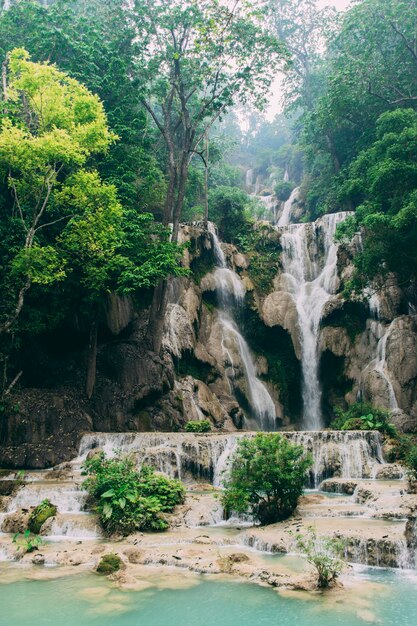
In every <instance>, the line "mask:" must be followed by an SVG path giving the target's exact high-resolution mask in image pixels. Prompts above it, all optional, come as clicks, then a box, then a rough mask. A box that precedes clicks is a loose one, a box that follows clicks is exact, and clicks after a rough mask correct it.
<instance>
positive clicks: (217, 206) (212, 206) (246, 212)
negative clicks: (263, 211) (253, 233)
mask: <svg viewBox="0 0 417 626" xmlns="http://www.w3.org/2000/svg"><path fill="white" fill-rule="evenodd" d="M208 204H209V218H210V220H212V221H213V222H215V223H216V224H217V226H218V228H219V233H220V236H221V237H222V238H223V239H224V240H225V241H230V242H233V241H236V239H237V238H238V237H239V235H242V234H243V233H244V231H245V230H246V227H247V221H248V218H249V217H250V216H251V208H253V207H254V206H255V204H256V202H255V201H254V199H253V198H251V197H250V196H248V194H247V193H246V192H245V191H243V190H242V189H237V188H236V187H223V186H219V187H216V188H215V189H212V190H211V191H210V193H209V198H208Z"/></svg>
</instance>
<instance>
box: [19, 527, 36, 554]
mask: <svg viewBox="0 0 417 626" xmlns="http://www.w3.org/2000/svg"><path fill="white" fill-rule="evenodd" d="M13 543H15V544H16V546H17V551H18V552H20V551H21V552H22V554H26V553H27V552H33V551H34V550H37V549H38V548H39V546H41V545H42V543H43V541H42V538H41V537H38V536H37V535H32V534H31V532H30V530H29V529H27V530H25V532H24V533H23V534H21V533H16V534H15V535H14V536H13Z"/></svg>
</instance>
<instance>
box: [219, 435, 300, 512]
mask: <svg viewBox="0 0 417 626" xmlns="http://www.w3.org/2000/svg"><path fill="white" fill-rule="evenodd" d="M311 464H312V459H311V458H310V456H309V455H308V454H307V455H306V454H305V451H304V449H303V447H302V446H298V445H295V444H293V443H291V442H290V441H288V439H286V438H285V437H284V436H282V435H280V434H278V433H258V434H257V435H255V437H253V438H245V439H240V440H239V442H238V445H237V449H236V453H235V455H234V457H233V460H232V465H231V469H230V476H229V477H227V478H225V480H224V487H225V491H224V494H223V497H222V501H223V504H224V507H225V509H226V511H227V512H229V513H230V512H232V511H236V512H237V513H247V512H249V513H251V514H252V515H253V517H254V518H255V519H256V520H259V522H260V523H261V524H272V523H274V522H277V521H280V520H283V519H286V518H287V517H289V516H290V515H291V513H292V512H293V511H294V509H295V507H296V506H297V502H298V498H299V497H300V496H301V494H302V492H303V488H304V484H305V481H306V472H307V470H308V468H309V467H310V466H311Z"/></svg>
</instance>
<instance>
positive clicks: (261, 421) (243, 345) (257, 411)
mask: <svg viewBox="0 0 417 626" xmlns="http://www.w3.org/2000/svg"><path fill="white" fill-rule="evenodd" d="M210 233H211V236H212V240H213V249H214V256H215V259H216V264H217V267H216V270H215V272H214V279H215V282H216V292H217V295H218V299H219V303H220V311H219V322H220V325H221V328H222V346H223V353H224V355H225V358H226V361H227V362H228V363H229V364H230V365H231V378H232V380H231V381H230V380H229V382H230V383H231V387H233V378H234V375H235V368H236V363H234V362H233V356H232V350H231V349H230V348H231V346H233V347H234V348H235V352H236V353H237V354H239V357H240V362H241V363H242V365H243V370H244V376H245V380H246V385H247V389H248V400H249V402H250V406H251V409H252V412H253V417H254V419H255V420H256V423H257V425H258V427H259V428H260V429H261V430H268V431H271V430H275V429H276V426H275V418H276V411H275V405H274V402H273V400H272V398H271V396H270V395H269V393H268V390H267V388H266V387H265V385H264V384H263V383H262V382H261V381H260V380H259V378H258V377H257V374H256V367H255V364H254V361H253V358H252V355H251V353H250V350H249V346H248V344H247V342H246V341H245V339H244V338H243V336H242V334H241V333H240V331H239V328H238V326H237V324H236V321H235V319H234V316H233V306H234V305H238V306H239V305H241V304H242V302H243V298H244V295H245V291H244V287H243V283H242V281H241V280H240V278H239V277H238V275H237V274H236V273H235V272H233V271H232V270H230V269H229V268H228V267H227V262H226V257H225V255H224V252H223V250H222V248H221V245H220V242H219V239H218V237H217V234H216V231H215V229H214V226H213V225H212V224H210ZM230 344H231V345H230Z"/></svg>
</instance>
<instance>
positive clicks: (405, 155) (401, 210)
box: [338, 109, 417, 303]
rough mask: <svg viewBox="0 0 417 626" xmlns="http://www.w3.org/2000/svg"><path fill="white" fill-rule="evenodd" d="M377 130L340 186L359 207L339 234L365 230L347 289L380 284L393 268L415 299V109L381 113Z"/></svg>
mask: <svg viewBox="0 0 417 626" xmlns="http://www.w3.org/2000/svg"><path fill="white" fill-rule="evenodd" d="M375 133H376V140H375V141H374V143H373V144H372V145H371V146H370V147H369V148H367V149H365V150H363V151H361V152H360V153H359V154H358V156H357V157H356V159H355V160H354V161H353V162H352V164H351V165H350V167H349V168H348V169H347V170H346V172H345V175H344V177H343V178H344V180H343V182H341V184H340V186H339V198H340V199H341V201H342V202H349V203H351V205H352V206H353V207H354V208H355V209H356V211H355V214H354V216H352V217H351V218H350V219H349V220H348V221H347V223H346V224H345V225H343V226H341V228H340V229H339V231H338V238H339V239H342V240H343V239H348V240H349V239H351V238H352V237H353V236H355V235H356V233H357V232H358V231H359V230H361V231H362V233H363V249H362V250H361V252H360V253H359V254H358V255H357V256H356V257H355V260H354V263H355V273H354V275H353V277H352V280H351V282H350V283H349V285H348V291H349V292H350V293H351V295H352V294H354V295H356V296H360V295H361V294H362V293H363V289H364V288H365V287H366V286H369V285H370V284H372V283H374V284H376V285H379V286H382V284H383V283H384V282H385V280H386V279H387V277H388V276H389V275H390V273H391V274H392V272H394V273H395V274H396V276H397V279H398V282H399V284H400V285H401V286H402V287H403V288H404V289H405V290H406V291H407V294H408V297H409V300H410V301H411V302H413V303H417V270H416V268H417V252H416V251H417V191H416V190H417V158H416V151H417V111H415V110H413V109H396V110H395V111H388V112H386V113H383V114H382V115H381V116H380V117H379V119H378V120H377V122H376V131H375ZM399 249H401V254H398V250H399Z"/></svg>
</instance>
